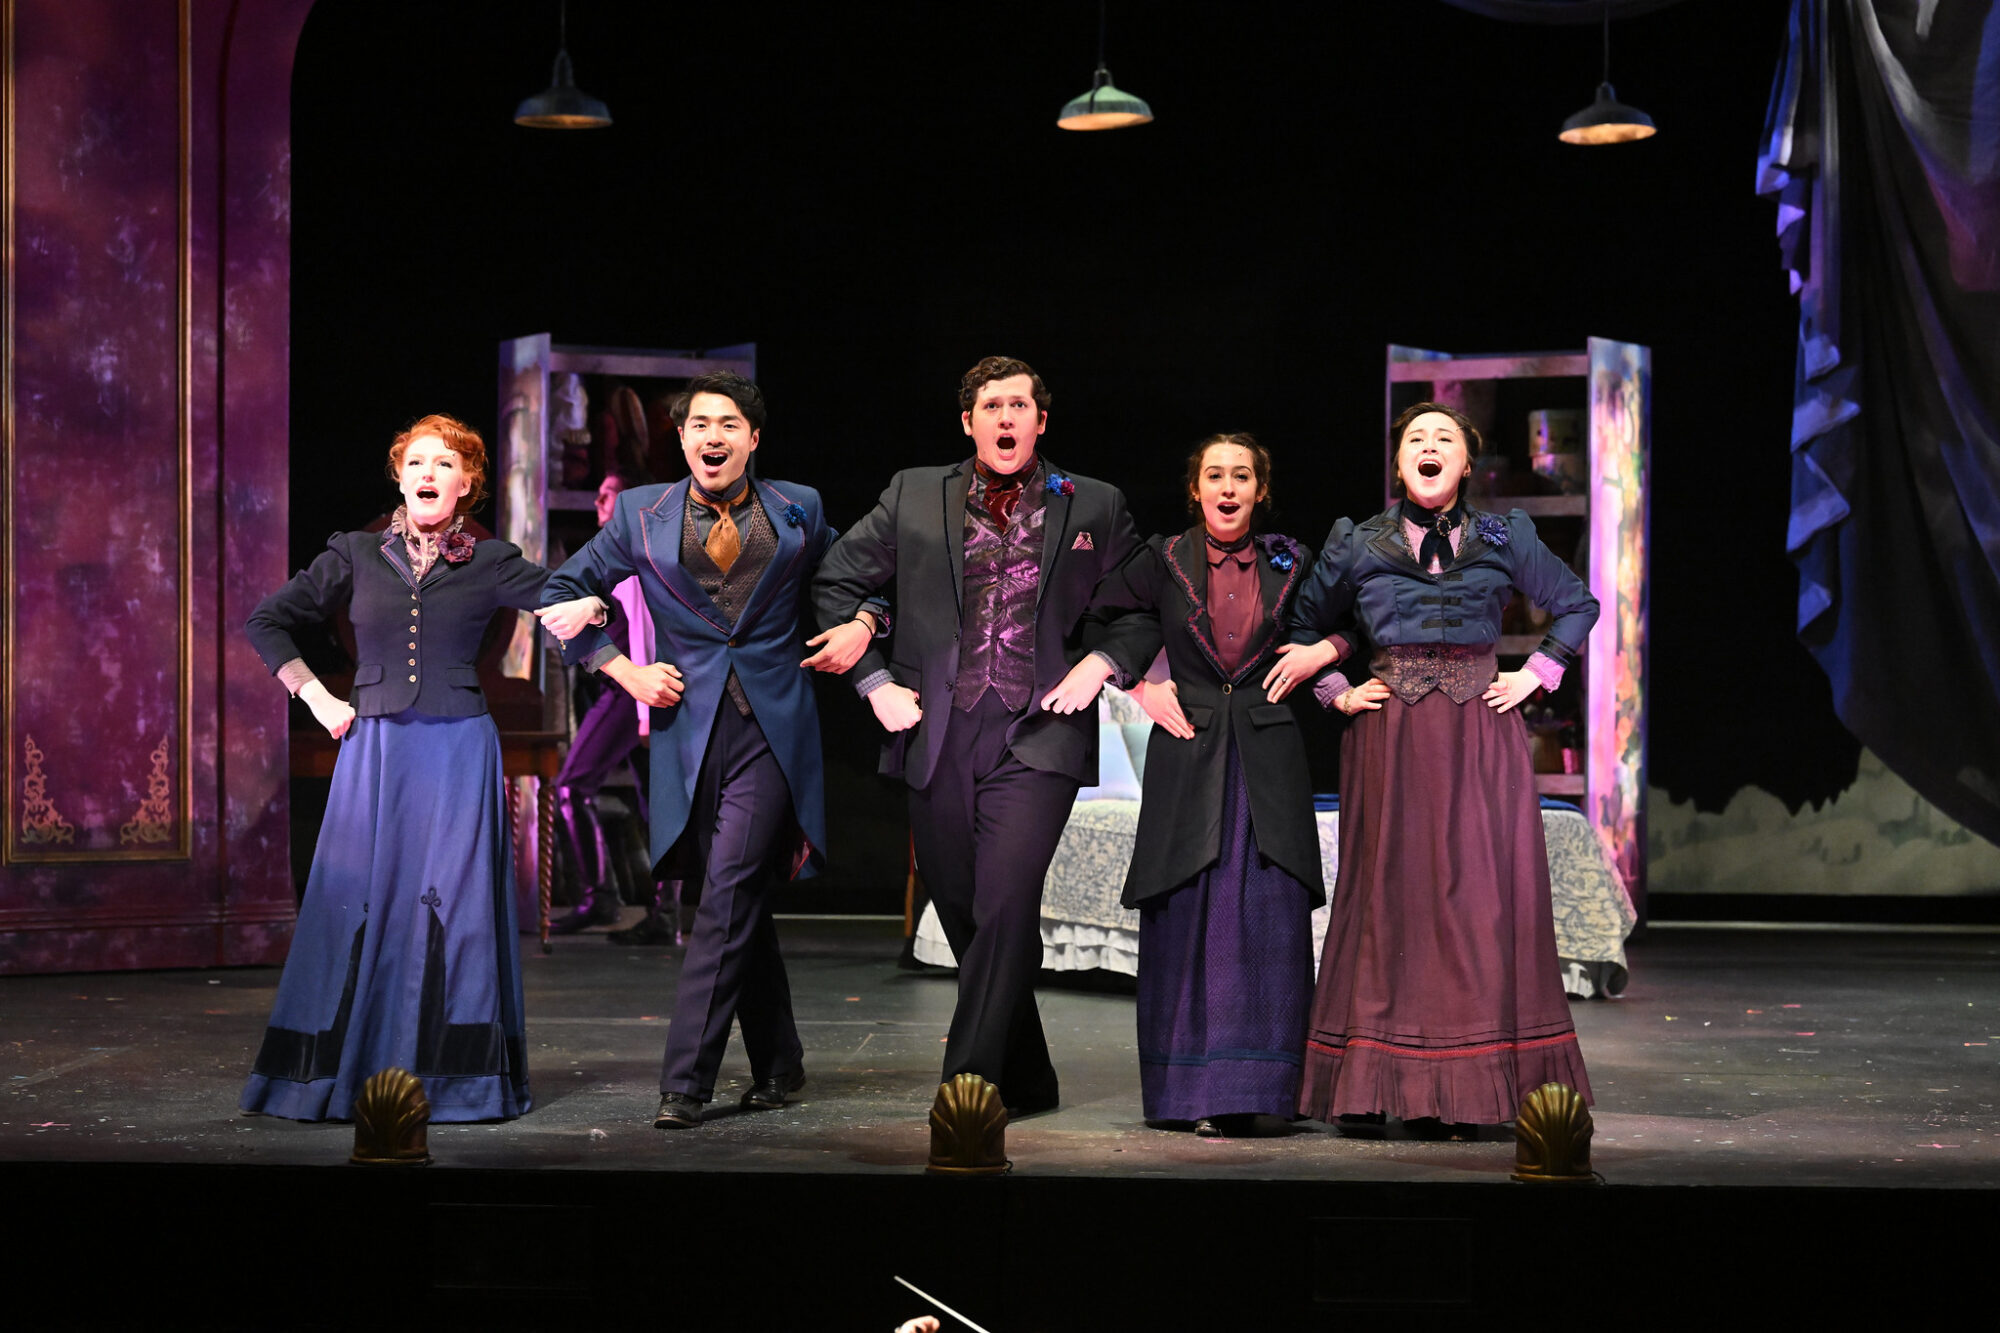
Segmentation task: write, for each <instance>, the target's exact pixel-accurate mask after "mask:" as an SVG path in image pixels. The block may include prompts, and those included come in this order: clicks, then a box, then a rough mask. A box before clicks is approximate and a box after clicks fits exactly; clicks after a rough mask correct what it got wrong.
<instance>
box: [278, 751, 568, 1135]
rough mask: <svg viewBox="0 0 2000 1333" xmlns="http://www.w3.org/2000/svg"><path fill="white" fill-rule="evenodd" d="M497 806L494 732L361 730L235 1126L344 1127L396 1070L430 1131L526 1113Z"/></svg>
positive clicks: (509, 885)
mask: <svg viewBox="0 0 2000 1333" xmlns="http://www.w3.org/2000/svg"><path fill="white" fill-rule="evenodd" d="M502 793H503V788H502V786H501V779H500V733H499V732H498V731H496V730H495V729H494V726H493V720H492V718H490V717H484V716H481V717H463V718H442V717H424V716H420V715H418V714H415V713H401V714H398V715H397V716H395V717H364V718H357V719H355V722H354V727H353V729H352V730H351V731H349V732H348V733H347V737H346V739H345V740H343V741H342V742H341V746H340V759H339V762H338V763H336V764H335V766H334V770H333V790H332V793H331V794H330V796H329V797H328V800H327V806H326V821H325V823H323V824H322V825H321V826H320V834H319V846H318V848H317V850H315V851H314V853H313V863H312V872H311V874H310V876H309V877H308V878H307V881H306V896H305V900H304V901H303V902H302V903H300V905H299V923H298V928H297V930H296V931H294V933H293V935H292V949H291V954H290V956H289V957H287V958H286V960H285V971H284V975H283V976H282V977H280V978H279V980H278V999H277V1002H276V1004H274V1005H273V1006H272V1009H271V1022H270V1026H269V1027H267V1028H266V1029H265V1030H264V1041H263V1045H262V1047H261V1048H260V1049H259V1051H258V1053H257V1061H256V1064H255V1066H254V1067H253V1072H252V1073H251V1075H250V1081H249V1082H248V1083H247V1084H245V1085H244V1088H243V1096H242V1098H241V1103H240V1104H241V1105H242V1107H243V1109H244V1110H246V1111H257V1112H261V1113H263V1114H265V1115H276V1116H285V1117H287V1118H289V1119H292V1120H346V1119H348V1118H350V1115H351V1113H352V1110H353V1106H354V1098H355V1096H356V1095H357V1094H358V1093H359V1092H360V1091H361V1085H362V1084H363V1083H365V1082H366V1081H367V1080H368V1078H369V1077H370V1076H371V1075H374V1074H376V1073H379V1072H380V1071H382V1070H384V1069H390V1068H396V1069H407V1070H409V1071H410V1072H411V1073H413V1074H415V1075H416V1076H417V1077H418V1078H420V1079H422V1080H423V1084H424V1093H425V1095H426V1096H427V1097H428V1098H429V1100H430V1104H431V1119H432V1120H436V1121H451V1120H504V1119H507V1118H509V1117H512V1116H517V1115H520V1114H521V1113H522V1112H523V1111H526V1110H527V1109H528V1108H529V1106H530V1105H531V1102H530V1100H529V1097H528V1068H527V1060H526V1040H525V1035H526V1033H525V1025H524V1023H523V1020H522V1006H521V958H520V954H519V952H518V945H517V943H516V940H515V933H514V893H513V878H514V873H513V861H512V859H511V857H510V856H509V855H508V832H507V808H506V799H505V797H504V795H503V794H502Z"/></svg>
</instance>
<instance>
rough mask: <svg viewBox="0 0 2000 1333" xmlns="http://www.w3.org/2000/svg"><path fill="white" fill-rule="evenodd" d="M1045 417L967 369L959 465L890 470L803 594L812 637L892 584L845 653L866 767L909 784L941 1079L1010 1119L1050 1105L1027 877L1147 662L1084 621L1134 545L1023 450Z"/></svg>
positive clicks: (1098, 502) (992, 363)
mask: <svg viewBox="0 0 2000 1333" xmlns="http://www.w3.org/2000/svg"><path fill="white" fill-rule="evenodd" d="M1048 405H1049V392H1048V389H1047V387H1046V386H1045V385H1044V384H1043V383H1042V380H1041V377H1040V376H1039V375H1037V374H1035V372H1034V371H1033V370H1032V369H1031V368H1030V367H1029V366H1028V365H1027V364H1026V363H1025V362H1021V361H1016V360H1013V359H1012V358H1009V357H988V358H986V359H985V360H983V361H981V362H980V363H979V364H978V365H976V366H974V367H973V368H972V369H971V370H970V371H968V372H966V375H965V378H964V380H963V382H962V384H961V386H960V391H959V406H960V409H961V411H960V417H959V420H960V424H961V425H962V427H963V428H964V431H965V433H966V434H967V435H969V436H971V437H972V443H973V457H972V458H971V459H968V460H965V461H963V462H958V463H952V464H949V465H947V466H944V467H921V468H911V469H909V470H907V471H904V472H899V473H897V474H896V476H895V477H894V478H893V479H892V480H891V481H890V483H889V488H888V489H887V490H886V491H884V492H883V493H882V499H881V502H880V503H879V504H877V505H876V507H875V509H874V511H873V512H872V513H870V514H869V515H868V516H867V517H866V518H865V519H863V520H862V521H861V522H860V523H859V524H857V525H856V526H855V527H854V529H853V530H852V531H850V532H849V533H847V534H846V535H845V536H844V537H842V538H841V539H840V541H839V542H837V543H836V544H835V545H834V547H833V549H832V550H831V551H829V552H828V553H827V556H826V559H825V560H823V561H822V562H821V564H820V571H819V576H818V578H817V579H816V580H815V581H814V584H813V598H814V604H815V606H816V608H817V610H818V613H819V621H820V624H821V626H822V627H834V626H839V625H841V624H842V623H844V622H846V621H848V620H850V619H851V618H852V617H854V616H855V615H857V614H858V613H860V612H861V611H862V610H863V608H864V607H865V606H866V605H867V599H868V598H871V597H874V596H876V595H877V594H878V593H880V592H881V591H882V590H883V589H885V588H886V587H888V585H889V584H890V583H891V582H892V581H893V582H894V584H895V593H894V596H893V597H892V598H891V602H892V604H893V605H894V606H895V607H896V608H897V614H896V620H895V625H894V629H893V633H892V636H891V640H890V641H891V645H892V646H891V647H890V650H889V653H888V656H887V658H886V659H885V658H884V656H883V654H882V653H881V651H880V650H879V649H877V648H875V647H873V646H872V645H871V646H870V647H869V650H868V651H867V652H865V653H864V654H863V655H862V656H861V658H860V662H859V665H858V666H857V667H856V668H855V672H854V675H855V683H856V688H857V689H858V690H859V691H860V692H861V693H862V694H863V695H865V696H866V697H867V699H868V702H869V704H870V706H872V707H873V708H874V710H875V716H876V717H877V718H878V719H879V720H880V721H881V723H882V725H883V727H885V728H886V729H887V730H888V731H889V732H890V733H891V736H890V740H889V743H888V745H887V747H886V748H885V749H884V752H883V758H882V766H881V771H882V772H883V773H885V774H888V775H890V776H892V777H901V778H903V779H904V781H906V782H907V783H908V784H909V788H910V824H911V829H912V832H913V833H914V835H915V840H916V852H917V868H918V870H919V871H921V872H922V874H923V876H924V881H925V883H926V885H927V886H928V887H929V889H930V894H931V901H932V902H933V903H935V904H936V905H937V911H938V920H939V923H940V924H941V925H942V926H943V927H944V932H945V937H946V939H948V940H949V941H950V942H951V948H952V952H953V953H954V954H955V955H956V956H957V959H958V968H959V973H958V1008H957V1010H956V1011H955V1012H954V1013H953V1015H952V1023H951V1035H950V1036H949V1038H948V1039H947V1041H946V1045H945V1059H944V1077H945V1079H946V1080H947V1081H949V1080H950V1079H952V1078H953V1077H954V1076H955V1075H958V1074H964V1073H970V1074H977V1075H979V1076H980V1077H982V1078H984V1079H985V1080H986V1081H988V1082H989V1083H993V1084H996V1085H998V1087H999V1089H1000V1093H1001V1096H1002V1098H1003V1099H1004V1101H1005V1104H1006V1106H1007V1107H1008V1109H1009V1111H1010V1112H1011V1113H1013V1114H1015V1115H1022V1114H1028V1113H1032V1112H1035V1111H1042V1110H1048V1109H1050V1108H1053V1107H1054V1106H1055V1105H1056V1102H1057V1100H1058V1087H1057V1082H1056V1071H1055V1067H1054V1065H1053V1064H1051V1063H1050V1061H1049V1052H1048V1046H1047V1043H1046V1042H1045V1041H1044V1040H1043V1037H1042V1024H1041V1017H1040V1015H1039V1014H1038V1013H1037V1012H1036V1009H1035V995H1034V982H1035V973H1036V971H1037V970H1038V969H1039V968H1040V966H1041V958H1042V944H1041V930H1040V907H1041V899H1042V880H1043V878H1044V877H1045V876H1046V875H1047V873H1048V866H1049V860H1050V858H1051V857H1052V856H1054V855H1055V849H1056V841H1057V839H1058V838H1059V837H1061V835H1062V829H1063V824H1064V822H1065V821H1066V820H1067V819H1068V817H1069V811H1070V806H1071V804H1072V803H1073V802H1074V801H1075V799H1076V792H1077V788H1078V787H1079V786H1080V785H1081V784H1083V783H1086V782H1095V781H1096V780H1097V715H1096V710H1095V709H1094V708H1092V707H1091V704H1092V703H1093V702H1094V701H1095V699H1096V698H1097V692H1098V690H1099V689H1100V688H1101V687H1102V685H1103V684H1104V682H1105V681H1106V680H1107V679H1110V678H1111V677H1112V676H1113V675H1114V674H1116V675H1118V676H1119V677H1120V679H1130V678H1132V677H1133V676H1135V675H1137V673H1138V672H1139V671H1142V670H1144V669H1145V666H1146V663H1145V662H1143V661H1138V662H1135V661H1133V660H1132V654H1133V653H1134V652H1136V651H1139V649H1138V648H1137V647H1136V646H1135V645H1136V644H1137V643H1138V642H1140V641H1142V640H1143V637H1144V636H1143V632H1142V630H1143V626H1142V625H1141V624H1140V623H1139V622H1138V621H1137V620H1136V619H1135V618H1131V617H1128V618H1126V619H1125V620H1123V621H1117V622H1112V623H1110V624H1108V625H1107V624H1101V623H1097V622H1092V624H1091V625H1089V626H1086V625H1085V623H1084V621H1085V616H1084V612H1085V609H1086V608H1087V607H1088V606H1089V604H1090V599H1091V594H1092V592H1093V591H1094V590H1095V589H1096V587H1097V584H1098V580H1099V579H1100V578H1102V577H1103V576H1104V574H1105V573H1106V572H1108V571H1110V570H1112V569H1115V568H1117V566H1118V565H1119V563H1120V562H1122V561H1123V560H1124V559H1125V557H1126V556H1127V555H1128V554H1129V553H1130V552H1131V551H1132V549H1133V548H1134V546H1136V545H1137V542H1138V536H1137V533H1136V532H1135V531H1134V530H1133V527H1132V520H1131V518H1130V516H1129V515H1128V514H1127V513H1126V507H1125V497H1124V496H1123V495H1122V494H1120V493H1119V491H1118V490H1117V488H1116V487H1113V486H1110V485H1107V484H1106V483H1104V482H1101V481H1095V480H1093V479H1091V478H1089V477H1080V476H1077V475H1075V474H1074V473H1065V472H1064V471H1063V470H1062V469H1061V468H1059V467H1057V466H1056V465H1055V464H1054V463H1052V462H1051V461H1049V460H1048V459H1046V458H1044V457H1042V456H1041V455H1040V453H1039V451H1038V450H1037V448H1036V444H1037V441H1038V440H1039V439H1040V437H1041V434H1042V432H1043V431H1044V430H1046V429H1047V428H1048ZM1086 631H1087V637H1088V639H1089V640H1090V642H1086ZM1155 643H1157V638H1155ZM1093 646H1094V647H1095V648H1096V649H1097V650H1098V651H1095V652H1092V651H1089V649H1090V648H1091V647H1093ZM1145 651H1147V652H1148V653H1149V654H1150V651H1151V650H1150V649H1146V650H1145Z"/></svg>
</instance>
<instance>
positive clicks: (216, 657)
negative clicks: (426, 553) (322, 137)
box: [0, 0, 310, 972]
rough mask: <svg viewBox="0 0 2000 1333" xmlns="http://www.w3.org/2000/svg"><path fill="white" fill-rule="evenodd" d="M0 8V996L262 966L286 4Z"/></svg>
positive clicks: (274, 870)
mask: <svg viewBox="0 0 2000 1333" xmlns="http://www.w3.org/2000/svg"><path fill="white" fill-rule="evenodd" d="M0 5H4V8H5V11H6V18H7V20H8V24H9V36H8V42H7V55H8V61H7V78H8V81H9V87H8V94H9V101H10V105H11V107H12V110H13V116H12V123H11V126H10V131H11V143H10V151H9V159H10V162H11V164H12V166H13V178H12V190H11V192H10V195H9V216H8V226H9V234H10V236H11V238H12V240H13V241H14V246H13V255H14V263H13V267H12V270H11V271H10V272H9V274H8V275H7V278H8V288H9V292H10V294H11V296H12V297H13V301H12V303H11V307H10V311H9V314H10V319H9V324H8V328H7V344H6V358H7V366H8V371H9V382H8V387H9V393H8V401H7V403H6V411H7V415H8V424H9V436H8V439H7V449H6V456H5V470H6V482H7V488H8V491H7V494H8V501H9V505H8V521H7V531H6V533H5V538H6V540H5V542H4V543H0V550H4V551H5V553H6V554H5V557H4V558H5V559H6V562H7V568H6V569H5V570H4V577H5V578H6V580H7V581H8V584H9V586H10V587H11V588H12V589H13V597H12V600H11V602H10V606H9V612H10V614H9V616H8V621H7V629H6V632H7V640H6V642H5V643H4V644H0V652H4V661H0V674H4V676H5V679H6V686H7V708H6V710H5V719H4V721H5V744H6V761H5V762H6V765H7V768H6V776H7V779H8V783H7V809H6V820H7V826H6V835H7V836H6V839H5V843H4V846H5V852H6V864H5V865H4V867H0V971H11V972H23V971H52V970H98V969H106V968H122V967H154V966H193V965H207V964H214V963H226V962H263V961H275V960H276V959H278V958H281V957H282V956H283V953H284V950H285V947H286V943H287V941H288V939H289V935H290V929H291V918H292V890H291V882H290V874H289V867H288V861H287V851H286V842H287V827H286V826H287V822H288V812H287V808H286V795H285V792H286V785H285V783H286V769H287V750H286V735H285V714H284V698H283V693H282V691H279V690H277V689H276V687H275V686H274V685H273V684H272V683H271V681H270V679H269V676H268V674H267V673H266V672H265V671H264V669H263V667H262V665H261V664H260V663H258V662H257V660H256V658H255V655H254V654H252V653H250V651H249V650H248V648H247V647H246V646H244V644H243V643H242V638H241V625H242V623H243V620H244V617H245V616H246V615H247V614H248V612H249V609H250V607H251V606H252V605H254V604H255V601H256V599H257V598H258V597H259V596H261V595H262V593H263V592H265V591H267V590H268V589H270V588H272V587H275V586H277V584H278V583H279V582H281V581H282V580H283V578H284V574H285V568H284V562H285V550H286V540H285V539H286V533H285V523H286V512H285V499H284V497H285V489H286V480H287V471H288V468H287V462H286V444H285V441H286V435H287V429H286V426H287V421H286V418H287V369H288V367H287V362H288V355H289V349H288V341H289V330H288V324H289V282H290V274H289V253H288V246H289V227H290V217H289V137H290V132H289V121H290V80H291V65H292V53H293V49H294V47H295V46H296V43H297V38H298V32H299V29H300V27H301V26H302V24H303V22H304V18H305V14H306V11H307V9H309V8H310V0H258V2H257V3H246V2H245V0H179V3H177V2H176V0H0ZM184 145H185V148H184ZM30 738H32V741H33V747H32V749H31V748H30V746H29V741H30Z"/></svg>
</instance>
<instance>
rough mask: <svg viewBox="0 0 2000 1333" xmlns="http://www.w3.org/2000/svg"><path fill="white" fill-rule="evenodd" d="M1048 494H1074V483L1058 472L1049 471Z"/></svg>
mask: <svg viewBox="0 0 2000 1333" xmlns="http://www.w3.org/2000/svg"><path fill="white" fill-rule="evenodd" d="M1048 492H1049V494H1050V495H1075V494H1076V483H1075V482H1073V481H1071V480H1070V479H1069V478H1068V477H1065V476H1064V475H1063V474H1062V473H1060V472H1051V473H1050V474H1049V480H1048Z"/></svg>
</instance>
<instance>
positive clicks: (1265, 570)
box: [1246, 533, 1305, 662]
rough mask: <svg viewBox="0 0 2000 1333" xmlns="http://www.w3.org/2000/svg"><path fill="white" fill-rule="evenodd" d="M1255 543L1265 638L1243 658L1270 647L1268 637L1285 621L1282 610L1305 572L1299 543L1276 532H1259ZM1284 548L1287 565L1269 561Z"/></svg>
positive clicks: (1247, 660) (1284, 609)
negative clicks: (1285, 566)
mask: <svg viewBox="0 0 2000 1333" xmlns="http://www.w3.org/2000/svg"><path fill="white" fill-rule="evenodd" d="M1256 545H1257V590H1258V591H1259V592H1260V593H1262V594H1263V597H1264V626H1265V628H1266V629H1267V630H1268V633H1267V634H1266V635H1265V641H1264V642H1263V643H1260V644H1258V645H1257V651H1256V652H1255V653H1253V654H1252V655H1251V657H1250V658H1248V659H1246V662H1249V661H1255V660H1257V659H1258V658H1261V657H1263V656H1264V654H1265V653H1266V652H1268V651H1269V650H1270V648H1271V646H1272V645H1271V642H1270V640H1271V639H1272V638H1274V637H1276V636H1277V634H1278V632H1279V628H1280V627H1281V626H1282V625H1283V624H1284V623H1285V612H1286V611H1287V610H1289V609H1290V603H1291V600H1292V598H1293V596H1295V595H1296V594H1297V592H1298V587H1299V577H1300V575H1301V574H1303V573H1304V572H1305V562H1304V561H1303V560H1301V559H1300V558H1299V544H1298V543H1297V542H1295V541H1292V540H1290V539H1289V538H1286V537H1284V536H1281V535H1279V534H1277V533H1266V534H1261V535H1259V536H1258V538H1257V539H1256ZM1279 551H1284V552H1287V553H1288V554H1290V556H1291V557H1292V567H1291V568H1290V569H1279V568H1278V567H1277V566H1276V565H1274V564H1272V563H1271V557H1272V556H1273V555H1275V554H1276V553H1277V552H1279Z"/></svg>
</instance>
